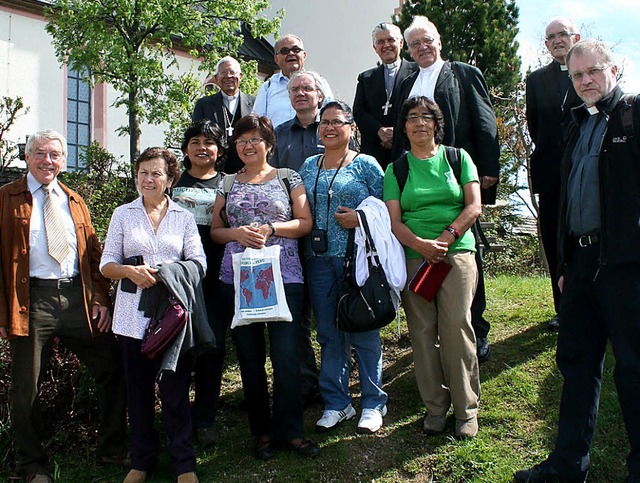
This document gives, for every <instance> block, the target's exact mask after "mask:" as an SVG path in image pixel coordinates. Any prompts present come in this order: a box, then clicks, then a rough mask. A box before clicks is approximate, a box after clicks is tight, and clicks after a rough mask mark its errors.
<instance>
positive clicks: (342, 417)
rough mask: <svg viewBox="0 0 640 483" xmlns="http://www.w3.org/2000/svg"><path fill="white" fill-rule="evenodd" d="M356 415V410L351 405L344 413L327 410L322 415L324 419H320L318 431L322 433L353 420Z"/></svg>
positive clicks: (317, 424)
mask: <svg viewBox="0 0 640 483" xmlns="http://www.w3.org/2000/svg"><path fill="white" fill-rule="evenodd" d="M355 415H356V410H355V409H353V406H352V405H351V404H348V405H347V407H346V408H344V409H343V410H342V411H333V410H331V409H327V410H326V411H324V412H323V413H322V417H321V418H320V419H318V422H317V423H316V431H317V432H319V433H322V432H324V431H328V430H329V429H331V428H333V427H334V426H336V425H337V424H338V423H341V422H343V421H348V420H349V419H353V418H354V417H355Z"/></svg>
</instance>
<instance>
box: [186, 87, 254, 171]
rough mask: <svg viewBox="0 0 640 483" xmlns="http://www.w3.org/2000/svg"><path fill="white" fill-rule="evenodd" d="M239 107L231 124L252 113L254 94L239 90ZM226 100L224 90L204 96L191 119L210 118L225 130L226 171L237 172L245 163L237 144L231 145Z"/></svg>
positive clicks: (197, 104) (199, 100) (233, 124)
mask: <svg viewBox="0 0 640 483" xmlns="http://www.w3.org/2000/svg"><path fill="white" fill-rule="evenodd" d="M238 96H239V97H238V108H237V109H236V115H235V116H234V117H233V119H232V120H231V126H235V124H236V122H237V121H238V120H240V119H242V118H243V117H244V116H247V115H248V114H251V110H252V109H253V103H254V101H255V99H256V98H255V97H254V96H250V95H249V94H245V93H244V92H242V91H238ZM224 109H225V107H224V100H223V99H222V92H217V93H215V94H214V95H212V96H204V97H202V98H200V99H198V101H197V102H196V106H195V108H194V109H193V116H191V120H192V121H193V122H195V121H199V120H200V119H209V120H210V121H212V122H215V123H216V124H217V125H218V126H220V129H222V130H223V131H224V136H225V141H226V143H227V146H228V148H227V159H226V160H225V166H224V172H225V173H229V174H231V173H236V172H237V171H239V170H240V168H241V167H242V166H244V164H243V163H242V161H240V158H239V157H238V154H237V153H236V149H235V146H232V145H230V144H231V140H230V139H229V135H228V133H227V130H226V128H227V127H229V126H228V125H227V122H226V120H225V115H224Z"/></svg>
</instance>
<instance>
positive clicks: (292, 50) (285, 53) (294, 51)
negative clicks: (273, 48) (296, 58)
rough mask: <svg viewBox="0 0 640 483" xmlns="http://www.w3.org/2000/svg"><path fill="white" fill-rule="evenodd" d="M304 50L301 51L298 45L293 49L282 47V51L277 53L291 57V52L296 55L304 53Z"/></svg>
mask: <svg viewBox="0 0 640 483" xmlns="http://www.w3.org/2000/svg"><path fill="white" fill-rule="evenodd" d="M302 50H303V49H301V48H300V47H298V46H297V45H294V46H293V47H291V48H289V47H282V48H281V49H280V50H278V51H277V52H276V53H277V54H280V55H289V52H293V53H294V54H299V53H300V52H302Z"/></svg>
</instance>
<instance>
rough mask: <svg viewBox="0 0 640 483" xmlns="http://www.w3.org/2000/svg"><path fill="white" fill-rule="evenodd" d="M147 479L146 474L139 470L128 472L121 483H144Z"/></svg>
mask: <svg viewBox="0 0 640 483" xmlns="http://www.w3.org/2000/svg"><path fill="white" fill-rule="evenodd" d="M146 479H147V472H146V471H141V470H133V469H132V470H130V471H129V473H127V476H125V477H124V481H123V482H122V483H144V481H145V480H146Z"/></svg>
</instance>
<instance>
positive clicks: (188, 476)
mask: <svg viewBox="0 0 640 483" xmlns="http://www.w3.org/2000/svg"><path fill="white" fill-rule="evenodd" d="M178 483H198V477H197V476H196V474H195V472H193V471H192V472H190V473H182V474H181V475H178Z"/></svg>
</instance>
